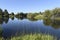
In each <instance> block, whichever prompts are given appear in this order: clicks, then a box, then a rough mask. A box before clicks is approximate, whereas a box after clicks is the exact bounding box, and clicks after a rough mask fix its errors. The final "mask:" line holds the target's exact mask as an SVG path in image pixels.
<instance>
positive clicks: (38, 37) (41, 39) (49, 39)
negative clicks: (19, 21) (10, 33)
mask: <svg viewBox="0 0 60 40" xmlns="http://www.w3.org/2000/svg"><path fill="white" fill-rule="evenodd" d="M11 40H56V39H55V38H54V37H53V36H51V35H45V34H44V35H43V34H33V35H32V34H30V35H24V36H19V37H13V38H12V39H11Z"/></svg>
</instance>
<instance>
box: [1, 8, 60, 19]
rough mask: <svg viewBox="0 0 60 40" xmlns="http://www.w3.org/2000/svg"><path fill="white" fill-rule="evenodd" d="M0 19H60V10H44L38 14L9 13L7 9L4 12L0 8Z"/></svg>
mask: <svg viewBox="0 0 60 40" xmlns="http://www.w3.org/2000/svg"><path fill="white" fill-rule="evenodd" d="M2 17H10V18H13V17H16V18H28V19H44V18H54V17H60V8H54V9H52V10H45V11H44V12H38V13H23V12H20V13H16V14H14V12H11V13H9V12H8V11H7V9H5V10H4V11H3V10H2V9H1V8H0V18H2Z"/></svg>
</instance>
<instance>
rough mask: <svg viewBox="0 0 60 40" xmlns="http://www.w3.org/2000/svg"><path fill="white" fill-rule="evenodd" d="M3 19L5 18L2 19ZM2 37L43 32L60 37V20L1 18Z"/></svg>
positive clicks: (0, 29) (0, 33)
mask: <svg viewBox="0 0 60 40" xmlns="http://www.w3.org/2000/svg"><path fill="white" fill-rule="evenodd" d="M2 20H3V19H2ZM0 31H1V32H0V37H3V38H5V39H6V38H8V37H9V38H10V37H11V36H12V37H13V36H19V35H22V34H31V33H32V34H34V33H43V34H50V35H53V36H56V37H57V38H58V39H59V38H60V21H56V20H37V21H31V20H29V19H17V18H14V19H10V18H9V19H6V20H3V21H1V19H0Z"/></svg>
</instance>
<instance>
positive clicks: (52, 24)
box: [43, 19, 60, 29]
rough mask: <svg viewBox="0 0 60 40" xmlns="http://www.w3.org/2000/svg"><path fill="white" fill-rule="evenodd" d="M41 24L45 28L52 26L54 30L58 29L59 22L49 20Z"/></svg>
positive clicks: (59, 26)
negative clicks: (45, 26)
mask: <svg viewBox="0 0 60 40" xmlns="http://www.w3.org/2000/svg"><path fill="white" fill-rule="evenodd" d="M43 23H44V24H45V25H47V26H52V27H53V28H55V29H59V28H60V21H59V20H51V19H45V20H44V21H43Z"/></svg>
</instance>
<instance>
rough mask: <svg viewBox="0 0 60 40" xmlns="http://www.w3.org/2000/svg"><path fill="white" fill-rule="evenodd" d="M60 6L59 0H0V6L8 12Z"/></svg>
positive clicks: (32, 10)
mask: <svg viewBox="0 0 60 40" xmlns="http://www.w3.org/2000/svg"><path fill="white" fill-rule="evenodd" d="M56 7H60V0H0V8H1V9H3V10H4V9H7V10H8V11H9V12H15V13H16V12H40V11H44V10H46V9H54V8H56Z"/></svg>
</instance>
